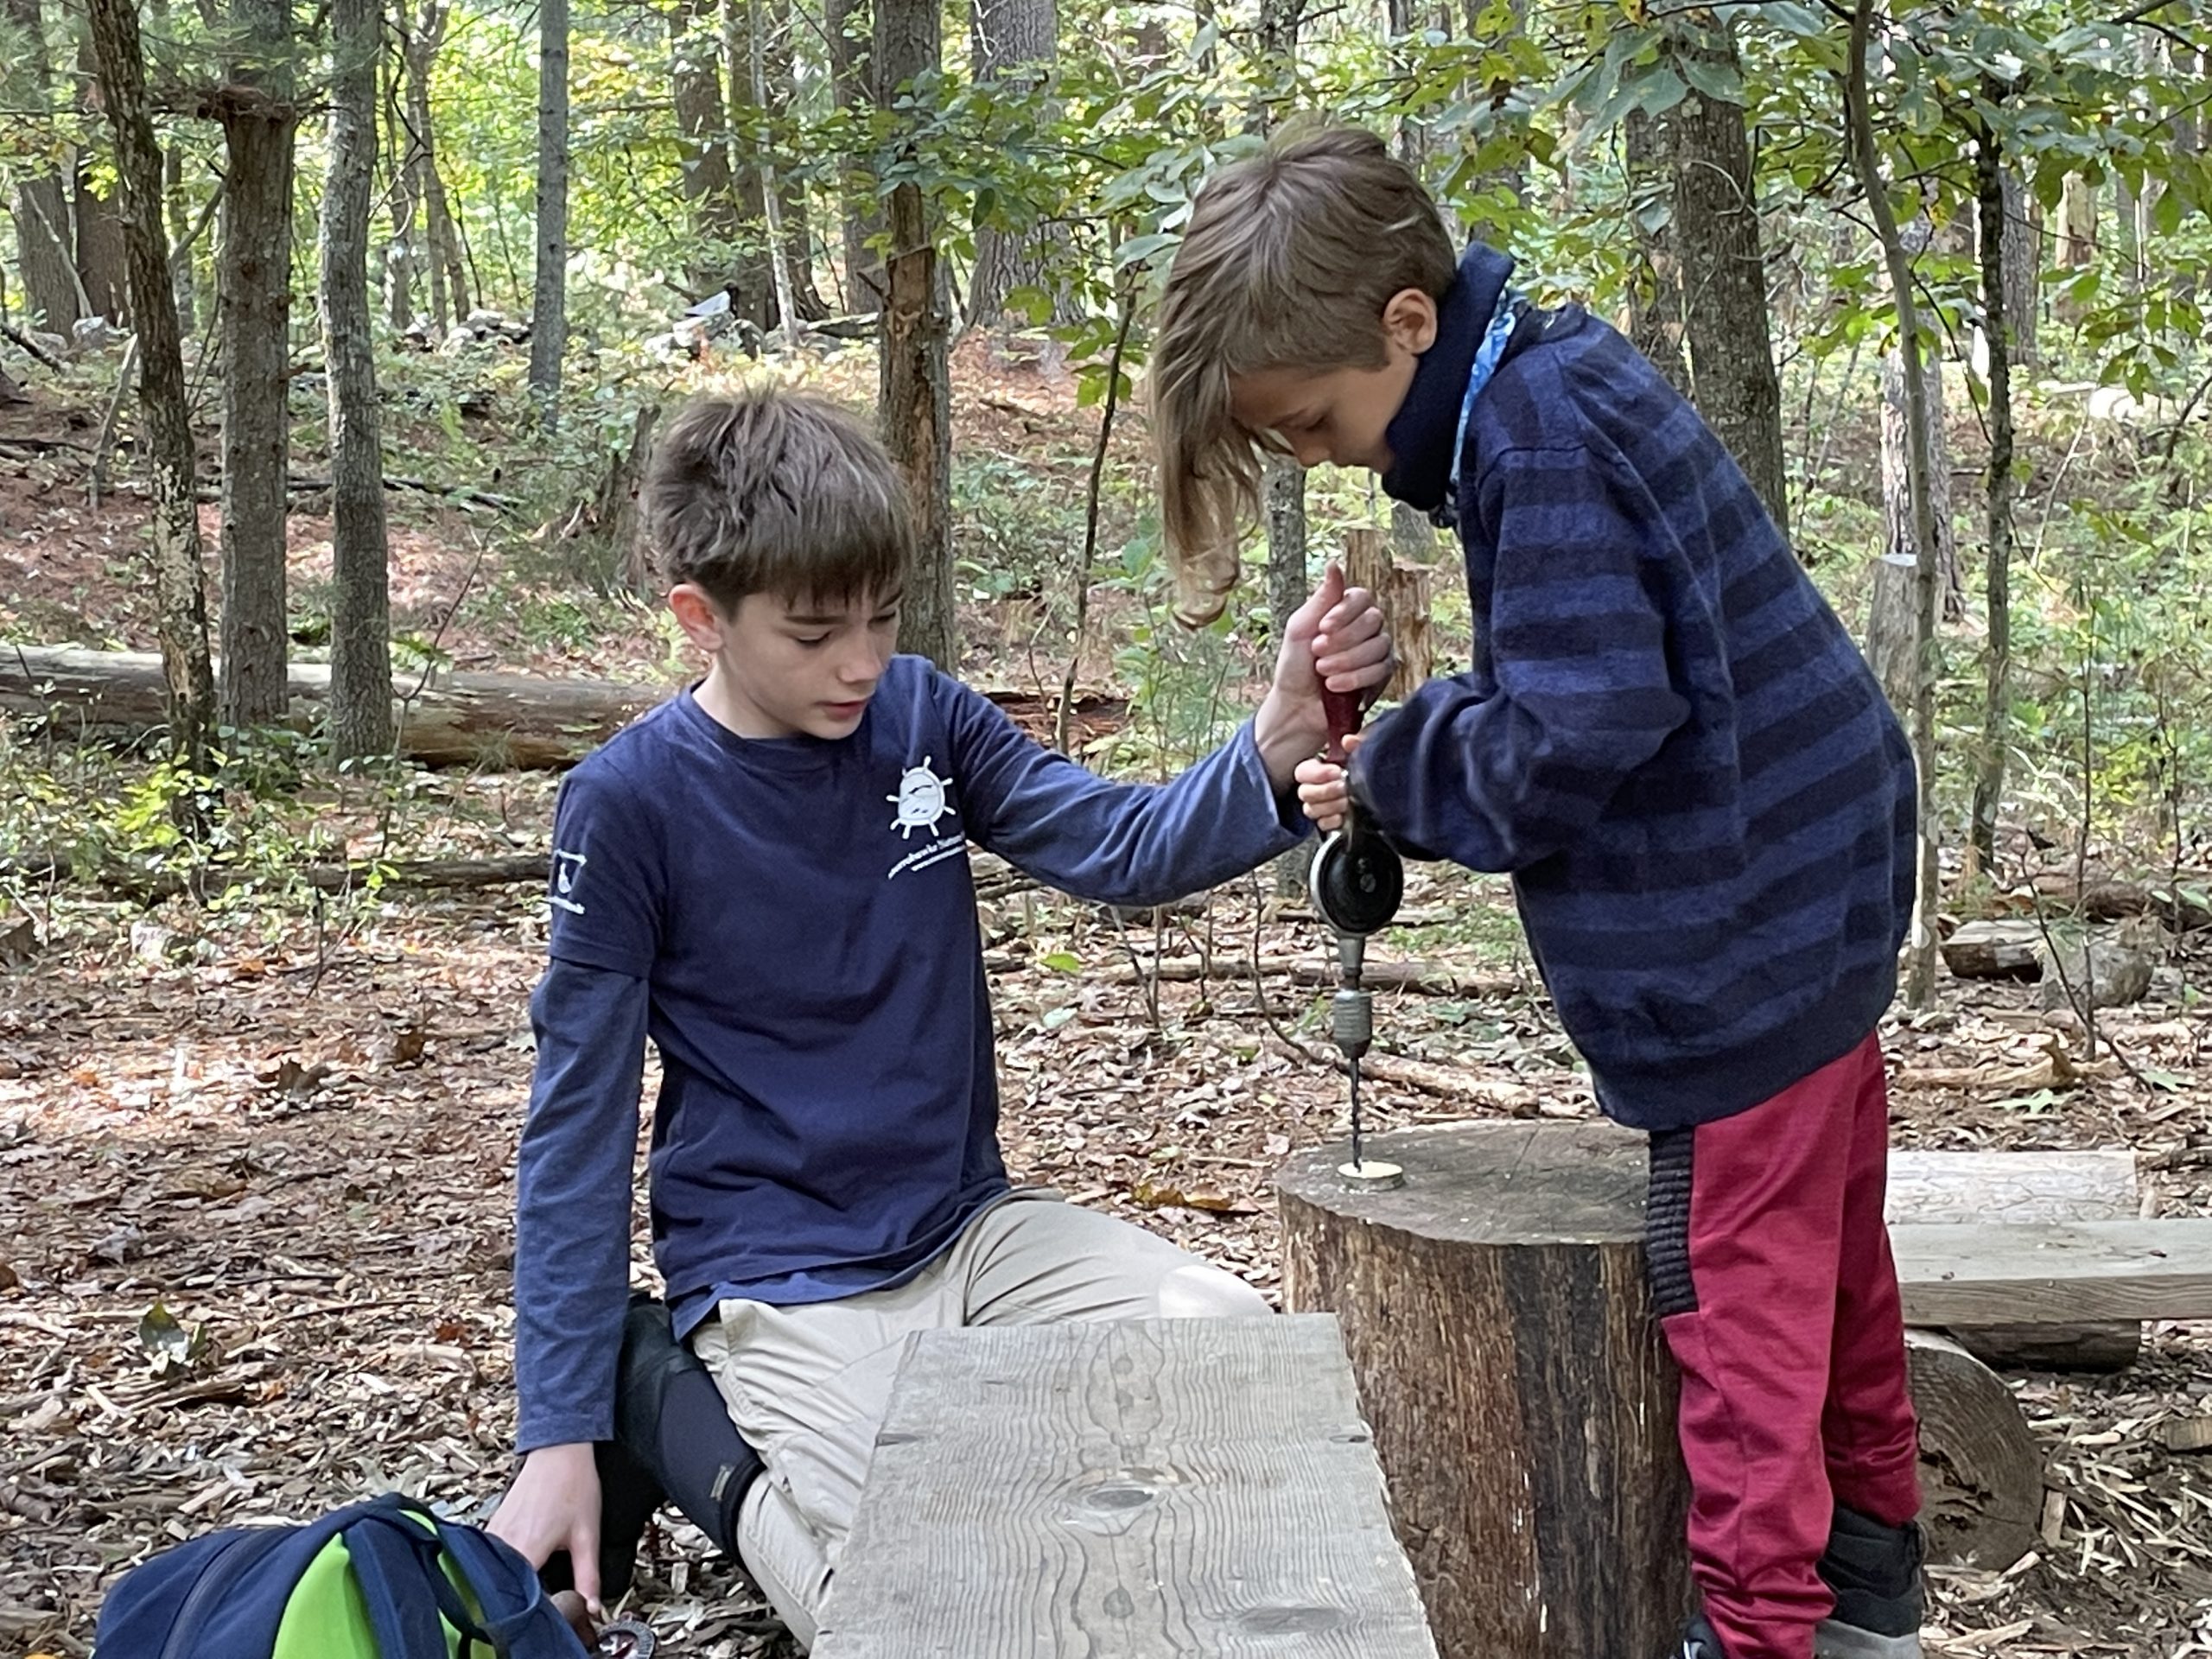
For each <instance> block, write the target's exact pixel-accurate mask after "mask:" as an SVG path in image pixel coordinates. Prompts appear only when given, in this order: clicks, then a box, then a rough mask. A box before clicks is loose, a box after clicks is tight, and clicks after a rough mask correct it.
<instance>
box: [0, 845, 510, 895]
mask: <svg viewBox="0 0 2212 1659" xmlns="http://www.w3.org/2000/svg"><path fill="white" fill-rule="evenodd" d="M546 868H547V855H545V854H543V853H518V854H516V855H514V856H512V857H511V858H424V859H400V860H394V861H385V862H375V861H368V862H359V863H350V864H300V865H295V866H293V867H291V868H289V869H286V868H277V869H274V870H272V869H269V868H254V869H251V870H246V869H238V868H232V867H231V866H228V865H224V864H202V865H200V866H198V867H196V868H193V869H191V870H188V871H180V870H142V869H133V868H130V866H129V865H127V864H103V865H99V866H98V867H96V868H93V869H91V870H89V871H86V872H83V873H81V874H80V873H79V871H78V870H77V869H76V868H75V866H74V865H73V862H72V861H70V860H68V859H67V858H61V857H54V856H51V855H45V854H34V855H31V856H29V857H28V858H15V859H7V860H0V881H28V882H41V881H72V880H88V881H90V882H91V883H92V885H94V886H95V887H105V888H106V889H107V890H108V891H109V892H111V893H127V894H129V895H130V896H131V897H132V898H137V899H168V898H173V897H175V895H176V894H178V893H192V894H193V895H194V896H195V897H197V898H201V899H207V898H213V897H214V896H215V895H217V894H219V893H226V892H228V891H230V890H232V888H235V887H243V886H245V884H247V883H248V882H262V883H267V882H270V881H275V882H279V883H282V882H284V881H296V882H298V883H299V884H300V885H301V886H302V887H312V888H313V889H315V891H316V892H318V893H358V892H360V891H362V890H364V889H365V888H367V887H370V886H371V885H372V884H373V885H375V886H377V887H425V888H427V887H509V886H513V885H516V884H518V883H521V882H527V881H543V880H545V874H546Z"/></svg>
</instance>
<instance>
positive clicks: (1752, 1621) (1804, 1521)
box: [1649, 1036, 1920, 1659]
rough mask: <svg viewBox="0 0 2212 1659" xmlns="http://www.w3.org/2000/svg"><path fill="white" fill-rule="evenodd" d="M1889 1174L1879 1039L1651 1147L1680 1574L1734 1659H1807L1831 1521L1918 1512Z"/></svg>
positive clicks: (1821, 1612)
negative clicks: (1678, 1501) (1685, 1497)
mask: <svg viewBox="0 0 2212 1659" xmlns="http://www.w3.org/2000/svg"><path fill="white" fill-rule="evenodd" d="M1888 1168H1889V1095H1888V1088H1887V1084H1886V1082H1885V1078H1884V1077H1883V1073H1882V1049H1881V1043H1880V1041H1879V1039H1878V1037H1875V1036H1869V1037H1868V1038H1867V1039H1866V1041H1865V1042H1863V1043H1861V1044H1860V1045H1859V1046H1858V1047H1857V1048H1855V1049H1853V1050H1852V1052H1850V1053H1848V1054H1847V1055H1845V1056H1844V1057H1843V1058H1841V1059H1840V1060H1837V1061H1834V1063H1833V1064H1831V1065H1825V1066H1823V1067H1821V1069H1820V1070H1819V1071H1815V1072H1814V1073H1813V1074H1812V1075H1811V1076H1810V1077H1806V1078H1804V1079H1803V1080H1802V1081H1801V1082H1798V1083H1796V1084H1792V1085H1791V1086H1790V1087H1789V1088H1788V1089H1785V1090H1783V1092H1782V1093H1780V1094H1778V1095H1777V1096H1774V1098H1773V1099H1771V1100H1768V1101H1763V1102H1761V1103H1759V1104H1758V1105H1757V1106H1754V1107H1752V1108H1751V1109H1750V1110H1749V1111H1746V1112H1742V1113H1739V1114H1738V1115H1737V1116H1733V1117H1728V1118H1723V1119H1721V1120H1720V1121H1719V1122H1716V1123H1705V1124H1700V1125H1699V1126H1698V1127H1697V1128H1694V1129H1682V1130H1677V1131H1674V1132H1671V1133H1668V1134H1662V1135H1654V1136H1653V1137H1652V1142H1651V1203H1650V1212H1649V1217H1650V1220H1649V1224H1650V1258H1651V1276H1652V1287H1653V1294H1654V1300H1655V1301H1656V1306H1657V1308H1658V1312H1659V1315H1660V1318H1661V1321H1662V1329H1663V1330H1664V1331H1665V1332H1666V1335H1667V1344H1668V1346H1669V1347H1670V1348H1671V1349H1673V1351H1674V1354H1675V1360H1676V1362H1677V1363H1679V1364H1680V1366H1681V1373H1682V1393H1681V1440H1682V1457H1683V1460H1684V1461H1685V1462H1686V1463H1687V1464H1688V1466H1689V1477H1690V1491H1691V1498H1690V1523H1689V1542H1690V1571H1691V1574H1692V1576H1693V1577H1694V1578H1695V1580H1697V1584H1698V1587H1699V1589H1700V1591H1701V1592H1703V1595H1704V1598H1705V1612H1706V1617H1707V1619H1709V1620H1710V1621H1711V1622H1712V1624H1713V1629H1714V1630H1715V1631H1717V1632H1718V1633H1719V1637H1720V1640H1721V1642H1722V1643H1723V1645H1724V1646H1725V1647H1726V1649H1727V1653H1728V1659H1811V1655H1812V1652H1813V1630H1814V1626H1815V1625H1816V1624H1818V1623H1819V1622H1820V1621H1821V1619H1822V1618H1826V1617H1827V1614H1828V1613H1829V1611H1831V1610H1832V1608H1833V1606H1834V1599H1833V1598H1832V1597H1831V1596H1830V1595H1829V1593H1828V1591H1827V1586H1825V1585H1823V1584H1822V1583H1821V1580H1820V1576H1819V1574H1818V1573H1816V1572H1815V1570H1814V1569H1815V1563H1816V1562H1817V1561H1818V1560H1820V1556H1821V1551H1822V1549H1823V1548H1825V1547H1826V1545H1827V1536H1828V1525H1829V1521H1830V1518H1831V1516H1832V1514H1833V1511H1834V1506H1835V1505H1837V1504H1842V1505H1844V1506H1845V1507H1847V1508H1849V1509H1853V1510H1858V1511H1859V1513H1860V1514H1862V1515H1866V1516H1871V1517H1872V1518H1873V1519H1875V1520H1877V1521H1879V1522H1883V1523H1884V1524H1885V1525H1888V1526H1902V1525H1903V1524H1904V1522H1907V1521H1910V1520H1911V1519H1912V1518H1913V1516H1915V1515H1916V1514H1917V1513H1918V1512H1919V1509H1920V1490H1919V1484H1918V1481H1917V1478H1916V1471H1915V1466H1914V1458H1915V1450H1916V1433H1915V1423H1914V1420H1913V1412H1912V1401H1911V1397H1910V1394H1909V1392H1908V1391H1907V1388H1906V1382H1905V1361H1904V1316H1903V1313H1902V1310H1901V1308H1900V1306H1899V1303H1898V1300H1897V1268H1896V1266H1895V1264H1894V1263H1893V1262H1891V1257H1890V1236H1889V1230H1888V1229H1887V1227H1886V1226H1885V1224H1884V1222H1883V1218H1882V1205H1883V1196H1884V1188H1885V1183H1886V1179H1887V1175H1888Z"/></svg>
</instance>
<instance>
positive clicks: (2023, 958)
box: [1942, 922, 2043, 982]
mask: <svg viewBox="0 0 2212 1659" xmlns="http://www.w3.org/2000/svg"><path fill="white" fill-rule="evenodd" d="M1942 952H1943V965H1944V966H1945V967H1946V968H1948V969H1950V970H1951V972H1952V974H1953V976H1955V977H1957V978H1959V979H2021V980H2028V981H2031V982H2032V981H2035V980H2038V979H2041V978H2042V977H2043V930H2042V929H2041V928H2039V927H2037V925H2035V924H2034V923H2033V922H1968V923H1967V924H1966V925H1964V926H1962V927H1961V928H1959V929H1958V930H1957V931H1955V932H1954V933H1953V934H1952V935H1951V937H1950V938H1948V939H1945V940H1944V941H1943V943H1942Z"/></svg>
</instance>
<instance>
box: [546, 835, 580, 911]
mask: <svg viewBox="0 0 2212 1659" xmlns="http://www.w3.org/2000/svg"><path fill="white" fill-rule="evenodd" d="M589 862H590V860H589V859H588V858H587V857H586V856H585V855H583V854H582V853H564V852H563V851H561V850H560V849H558V848H556V849H554V852H553V891H552V892H550V893H547V894H546V895H545V901H546V902H547V903H548V904H550V905H552V906H555V907H556V909H560V910H565V911H567V912H569V914H570V915H571V916H581V915H582V914H583V913H584V907H583V906H582V905H580V904H578V903H577V902H576V901H575V899H571V898H570V897H569V894H570V893H574V892H575V890H576V880H577V878H578V877H579V876H581V875H582V874H583V873H584V866H585V865H586V864H588V863H589Z"/></svg>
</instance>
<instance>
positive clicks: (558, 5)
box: [530, 0, 569, 432]
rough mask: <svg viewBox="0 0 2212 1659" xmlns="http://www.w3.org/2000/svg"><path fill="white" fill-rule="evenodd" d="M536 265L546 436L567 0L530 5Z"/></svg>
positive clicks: (563, 252) (533, 334) (560, 262)
mask: <svg viewBox="0 0 2212 1659" xmlns="http://www.w3.org/2000/svg"><path fill="white" fill-rule="evenodd" d="M568 343H569V0H538V8H537V274H536V277H534V279H533V281H532V283H531V306H530V389H531V394H532V395H533V396H534V397H536V398H537V410H538V421H539V423H540V424H541V425H542V426H543V428H544V429H545V430H547V431H548V432H550V431H551V430H552V429H553V427H554V425H555V424H556V422H557V421H558V419H559V416H560V400H561V358H562V354H563V352H565V351H566V349H567V347H568Z"/></svg>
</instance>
